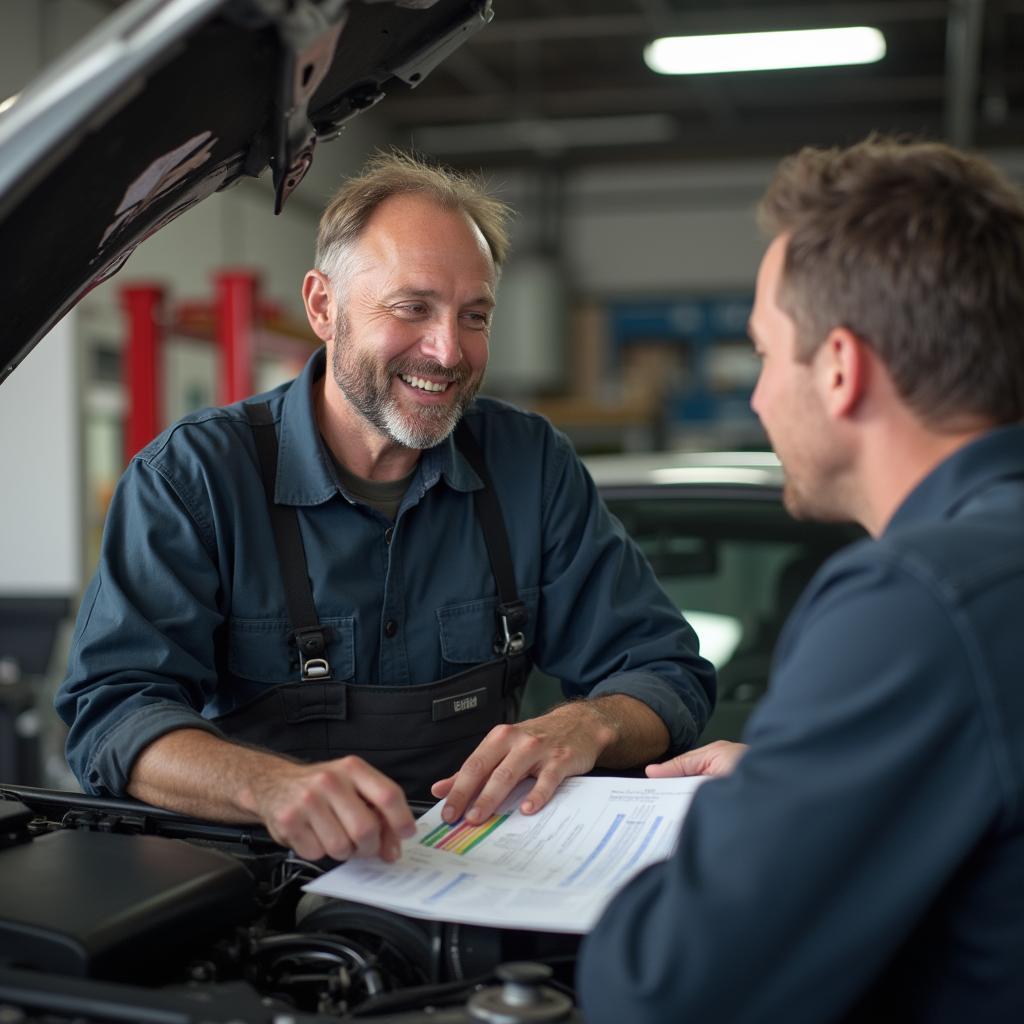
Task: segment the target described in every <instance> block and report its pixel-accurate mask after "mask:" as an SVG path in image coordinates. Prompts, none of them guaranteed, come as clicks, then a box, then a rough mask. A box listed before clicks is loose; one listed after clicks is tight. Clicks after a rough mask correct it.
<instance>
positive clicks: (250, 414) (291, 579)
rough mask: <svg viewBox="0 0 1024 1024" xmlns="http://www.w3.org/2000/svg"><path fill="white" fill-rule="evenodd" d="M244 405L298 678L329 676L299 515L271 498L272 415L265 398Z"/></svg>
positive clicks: (274, 471)
mask: <svg viewBox="0 0 1024 1024" xmlns="http://www.w3.org/2000/svg"><path fill="white" fill-rule="evenodd" d="M243 408H244V409H245V415H246V418H247V419H248V421H249V427H250V429H251V430H252V436H253V440H254V441H255V442H256V454H257V455H258V456H259V461H260V476H261V477H262V478H263V491H264V493H265V494H266V497H267V508H268V510H269V512H270V525H271V528H272V529H273V531H274V546H275V547H276V548H277V559H278V562H280V565H281V580H282V582H283V583H284V592H285V599H286V600H287V602H288V618H289V619H290V620H291V626H292V632H291V640H292V642H293V643H294V644H295V646H296V648H297V649H298V652H299V664H300V665H301V668H302V678H303V679H304V680H305V679H330V677H331V666H330V664H329V663H328V661H327V656H326V655H327V634H326V631H325V629H324V627H323V626H321V625H320V619H319V617H318V616H317V613H316V605H315V604H314V603H313V591H312V589H311V588H310V585H309V571H308V570H307V568H306V552H305V549H304V548H303V546H302V534H301V533H300V532H299V516H298V513H297V512H296V511H295V507H294V506H293V505H278V504H277V503H276V502H275V501H274V486H275V483H276V481H277V432H276V430H275V429H274V418H273V416H272V414H271V412H270V406H269V405H267V403H266V402H251V403H249V402H247V403H246V404H245V405H244V406H243Z"/></svg>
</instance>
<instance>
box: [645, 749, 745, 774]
mask: <svg viewBox="0 0 1024 1024" xmlns="http://www.w3.org/2000/svg"><path fill="white" fill-rule="evenodd" d="M746 752H747V745H746V744H745V743H732V742H730V741H729V740H715V742H714V743H709V744H707V746H704V747H697V748H696V749H695V750H688V751H687V752H686V753H685V754H679V755H678V756H677V757H673V758H672V759H671V760H669V761H662V762H661V763H660V764H649V765H648V766H647V768H646V772H647V777H648V778H649V779H674V778H678V777H679V776H680V775H730V774H731V773H732V770H733V768H735V767H736V764H737V762H738V761H739V759H740V758H741V757H742V756H743V755H744V754H745V753H746Z"/></svg>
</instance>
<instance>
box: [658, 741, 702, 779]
mask: <svg viewBox="0 0 1024 1024" xmlns="http://www.w3.org/2000/svg"><path fill="white" fill-rule="evenodd" d="M707 760H708V757H707V751H706V748H704V747H699V748H698V749H697V750H689V751H687V752H686V753H685V754H679V755H677V756H676V757H673V758H670V759H669V760H668V761H661V762H659V763H658V764H649V765H648V766H647V767H646V768H645V769H644V771H645V772H646V773H647V777H648V778H649V779H674V778H679V777H680V776H683V775H703V774H704V771H705V768H706V765H707Z"/></svg>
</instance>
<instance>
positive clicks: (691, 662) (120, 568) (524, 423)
mask: <svg viewBox="0 0 1024 1024" xmlns="http://www.w3.org/2000/svg"><path fill="white" fill-rule="evenodd" d="M324 361H325V360H324V352H323V350H322V349H321V350H319V351H318V352H317V353H316V354H315V355H314V356H313V357H312V358H311V359H310V361H309V363H308V364H307V366H306V368H305V369H304V371H303V372H302V374H301V375H300V376H299V377H298V378H297V379H296V380H295V381H293V382H290V383H289V384H285V385H282V386H281V387H279V388H277V389H275V390H274V391H271V392H269V393H268V394H267V395H264V396H260V397H261V398H262V399H265V400H266V401H268V402H269V404H270V408H271V412H272V414H273V416H274V419H275V421H276V423H277V429H278V438H279V449H280V454H279V466H278V476H277V484H276V493H275V498H276V500H277V501H278V502H279V503H281V504H285V505H293V506H296V507H297V509H298V516H299V522H300V529H301V533H302V540H303V544H304V546H305V552H306V561H307V566H308V571H309V576H310V579H311V582H312V588H313V597H314V600H315V603H316V607H317V611H318V613H319V617H320V621H321V623H323V624H324V625H326V626H327V627H329V639H328V650H327V659H328V660H329V662H330V665H331V668H332V672H333V678H334V679H335V680H346V681H351V682H357V683H363V684H376V685H380V686H406V685H410V684H415V683H425V682H432V681H434V680H436V679H441V678H444V677H446V676H449V675H453V674H455V673H457V672H460V671H463V670H465V669H467V668H469V667H471V666H472V665H475V664H479V663H481V662H485V661H489V660H491V659H493V657H494V652H493V648H492V645H493V643H494V637H495V629H496V619H495V606H496V603H497V596H496V586H495V582H494V578H493V576H492V574H491V567H490V561H489V559H488V555H487V550H486V547H485V545H484V539H483V533H482V531H481V529H480V526H479V524H478V522H477V519H476V514H475V512H474V502H473V496H472V492H473V491H474V490H477V489H479V488H480V487H481V482H480V480H479V478H478V477H477V475H476V473H475V472H474V471H473V470H472V468H471V467H470V465H469V463H468V462H467V461H466V460H465V459H464V458H463V456H462V455H461V454H460V453H459V452H458V451H457V449H456V447H455V444H454V441H453V440H452V439H451V438H449V439H447V440H446V441H444V442H442V443H441V444H439V445H437V446H436V447H434V448H431V449H428V450H427V451H424V452H423V454H422V456H421V458H420V459H419V462H418V464H417V468H416V472H415V474H414V476H413V478H412V482H411V484H410V486H409V489H408V491H407V492H406V494H405V497H404V498H403V500H402V503H401V506H400V507H399V511H398V514H397V516H396V518H395V520H394V522H393V523H392V522H391V521H390V520H389V519H387V518H386V517H385V516H384V515H383V514H382V513H381V512H379V511H377V510H375V509H373V508H372V507H370V506H368V505H366V504H363V503H360V502H359V501H358V500H357V499H355V498H354V497H353V496H352V495H351V494H349V493H347V492H346V491H345V489H344V488H343V487H342V486H341V484H340V482H339V479H338V475H337V471H336V468H335V465H334V463H333V460H332V459H331V457H330V454H329V451H328V450H327V448H326V447H325V445H324V443H323V441H322V439H321V437H320V434H319V432H318V430H317V425H316V420H315V417H314V412H313V404H312V394H313V387H314V384H316V385H317V386H319V384H320V383H321V381H320V378H322V376H323V373H324ZM465 416H466V420H467V423H468V425H469V426H470V428H471V430H472V432H473V433H474V435H475V436H476V438H477V440H478V442H479V444H480V446H481V448H482V449H483V451H484V454H485V458H486V462H487V466H488V470H489V472H490V474H491V476H492V481H493V485H494V489H495V492H496V494H497V497H498V501H499V503H500V506H501V509H502V512H503V514H504V518H505V524H506V529H507V531H508V536H509V545H510V548H511V552H512V559H513V562H514V566H515V575H516V583H517V585H518V589H519V595H520V599H521V600H522V601H523V602H524V603H525V604H526V606H527V608H528V611H529V623H528V625H527V627H526V630H525V633H526V642H527V654H528V655H529V657H530V658H531V660H532V661H533V662H534V663H536V664H537V665H538V666H539V667H540V668H542V669H543V670H544V671H545V672H547V673H548V674H550V675H552V676H554V677H556V678H558V679H561V680H563V681H564V682H563V688H564V691H565V693H566V695H567V696H585V695H591V696H597V695H601V694H611V693H622V694H628V695H630V696H632V697H636V698H638V699H639V700H641V701H643V702H644V703H645V704H647V705H648V706H649V707H650V708H652V709H653V710H654V711H655V712H656V713H657V714H658V715H659V716H660V717H661V718H662V720H663V721H664V722H665V724H666V726H667V727H668V730H669V735H670V737H671V748H672V750H681V749H685V748H686V747H689V746H692V745H693V743H694V741H695V740H696V738H697V736H698V734H699V733H700V730H701V729H702V728H703V726H704V724H705V722H706V720H707V718H708V715H709V713H710V708H711V705H712V702H713V699H714V670H713V668H712V667H711V665H710V664H709V663H708V662H707V661H705V660H704V659H703V658H701V657H700V655H699V654H698V645H697V639H696V637H695V635H694V633H693V630H692V629H691V628H690V627H689V625H688V624H687V623H686V622H685V620H684V619H683V618H682V615H681V614H680V612H679V610H678V609H677V608H676V607H675V606H674V605H673V604H672V603H671V602H670V600H669V599H668V597H667V596H666V595H665V593H664V591H662V589H661V588H660V586H659V585H658V583H657V581H656V580H655V577H654V575H653V573H652V571H651V569H650V566H649V565H648V564H647V562H646V560H645V558H644V557H643V555H642V554H641V553H640V551H639V550H638V549H637V548H636V546H635V545H634V544H633V543H632V542H631V541H629V540H628V538H627V537H626V536H625V534H624V531H623V528H622V526H621V525H620V524H619V523H618V521H617V520H615V519H614V518H613V517H612V516H611V515H610V514H609V512H608V511H607V509H606V508H605V506H604V504H603V502H602V501H601V499H600V498H599V496H598V495H597V492H596V490H595V488H594V484H593V482H592V481H591V479H590V477H589V476H588V474H587V473H586V471H585V469H584V468H583V466H582V464H581V463H580V461H579V459H578V458H577V457H576V455H575V453H574V452H573V450H572V447H571V445H570V443H569V441H568V440H567V439H566V438H565V436H564V435H562V434H561V433H559V432H558V431H556V430H554V429H553V428H552V427H551V425H550V424H549V423H548V422H547V421H546V420H544V419H543V418H542V417H540V416H537V415H535V414H532V413H527V412H523V411H522V410H519V409H516V408H514V407H512V406H510V405H507V404H505V403H503V402H499V401H496V400H493V399H487V398H482V397H480V398H477V399H476V400H475V401H474V402H473V404H472V405H471V406H470V408H469V409H468V410H467V412H466V414H465ZM289 632H290V626H289V620H288V612H287V604H286V600H285V593H284V588H283V584H282V582H281V573H280V569H279V563H278V560H277V554H276V550H275V547H274V538H273V534H272V532H271V526H270V518H269V515H268V512H267V506H266V499H265V497H264V491H263V484H262V481H261V478H260V474H259V468H258V463H257V456H256V450H255V446H254V444H253V439H252V435H251V432H250V429H249V426H248V424H247V422H246V419H245V413H244V410H243V409H242V407H241V405H240V404H236V405H232V406H228V407H226V408H222V409H208V410H205V411H203V412H199V413H196V414H194V415H192V416H189V417H187V418H186V419H184V420H182V421H181V422H179V423H177V424H176V425H175V426H173V427H171V428H170V429H169V430H167V431H165V432H164V433H163V434H161V435H160V436H159V437H158V438H157V439H156V440H154V441H153V442H152V443H151V444H150V445H148V446H147V447H146V448H145V449H144V450H143V451H142V452H140V453H139V454H138V455H137V456H136V457H135V458H134V459H133V460H132V462H131V464H130V465H129V467H128V469H127V470H126V471H125V474H124V476H123V477H122V479H121V481H120V482H119V484H118V487H117V489H116V491H115V494H114V497H113V500H112V502H111V506H110V509H109V511H108V514H107V521H106V527H105V530H104V536H103V544H102V550H101V554H100V562H99V567H98V569H97V571H96V575H95V577H94V578H93V580H92V582H91V583H90V585H89V587H88V589H87V590H86V593H85V595H84V597H83V600H82V605H81V608H80V611H79V616H78V623H77V627H76V631H75V637H74V640H73V645H72V650H71V655H70V659H69V666H68V675H67V678H66V679H65V680H64V682H63V684H62V685H61V687H60V690H59V692H58V694H57V698H56V707H57V711H58V712H59V714H60V715H61V717H62V718H63V719H64V721H65V722H66V723H67V724H68V725H69V727H70V732H69V736H68V747H67V751H68V762H69V764H70V765H71V768H72V770H73V771H74V772H75V775H76V776H77V778H78V779H79V781H80V782H81V784H82V786H83V788H84V789H85V790H86V791H87V792H91V793H97V794H114V795H120V794H123V793H124V791H125V786H126V783H127V781H128V778H129V775H130V772H131V767H132V763H133V762H134V760H135V758H136V757H137V756H138V754H139V753H140V752H141V751H142V750H143V749H144V748H145V747H146V746H147V745H148V744H150V743H151V742H153V740H155V739H157V738H158V737H159V736H161V735H163V734H164V733H167V732H170V731H172V730H174V729H179V728H184V727H190V728H203V729H207V730H209V731H215V730H216V727H215V726H214V724H213V723H212V722H210V721H209V720H210V719H211V718H214V717H216V716H220V715H223V714H226V713H228V712H230V711H233V710H234V709H236V708H238V707H240V706H242V705H244V704H246V703H248V702H249V701H250V700H252V699H253V698H254V697H257V696H259V695H260V694H261V693H262V692H264V691H265V690H266V689H267V688H268V687H270V686H273V685H275V684H280V683H284V682H287V681H288V680H292V679H298V672H299V670H298V661H297V656H296V651H295V648H294V647H293V646H291V645H289V642H288V635H289Z"/></svg>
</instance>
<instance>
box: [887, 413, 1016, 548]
mask: <svg viewBox="0 0 1024 1024" xmlns="http://www.w3.org/2000/svg"><path fill="white" fill-rule="evenodd" d="M1022 476H1024V425H1020V424H1013V425H1011V426H1007V427H998V428H996V429H995V430H991V431H989V432H988V433H985V434H982V435H981V437H977V438H975V439H974V440H973V441H970V442H968V443H967V444H965V445H964V446H963V447H962V448H959V449H958V450H957V451H955V452H954V453H953V454H952V455H950V456H949V457H948V458H947V459H944V460H943V461H942V462H941V463H939V465H938V466H936V467H935V469H933V470H932V471H931V472H930V473H929V474H928V475H927V476H926V477H925V478H924V479H923V480H922V481H921V482H920V483H919V484H918V485H917V487H915V488H914V489H913V490H912V491H911V492H910V494H909V495H908V496H907V497H906V498H905V499H904V501H903V504H902V505H900V507H899V508H898V509H897V510H896V514H895V515H894V516H893V517H892V519H891V520H890V521H889V524H888V526H886V528H885V530H884V532H883V535H884V533H888V532H889V531H890V530H891V529H893V528H895V527H898V526H900V527H902V526H908V525H911V524H913V523H916V522H920V521H923V520H934V519H936V518H947V517H950V516H953V515H955V514H956V513H957V511H958V510H959V509H960V508H961V506H963V504H964V503H965V502H967V501H969V500H970V499H971V498H973V497H974V496H975V495H976V494H977V493H978V492H979V491H980V490H981V489H983V488H984V487H986V486H987V485H989V484H991V483H994V482H995V481H997V480H1001V479H1006V478H1008V477H1022Z"/></svg>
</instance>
